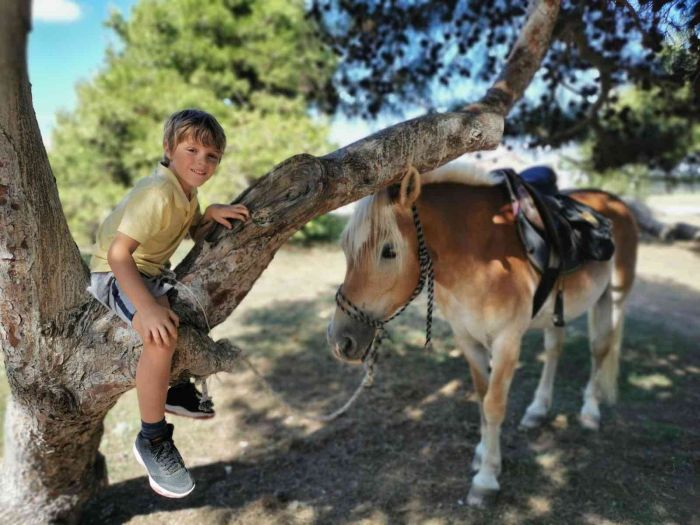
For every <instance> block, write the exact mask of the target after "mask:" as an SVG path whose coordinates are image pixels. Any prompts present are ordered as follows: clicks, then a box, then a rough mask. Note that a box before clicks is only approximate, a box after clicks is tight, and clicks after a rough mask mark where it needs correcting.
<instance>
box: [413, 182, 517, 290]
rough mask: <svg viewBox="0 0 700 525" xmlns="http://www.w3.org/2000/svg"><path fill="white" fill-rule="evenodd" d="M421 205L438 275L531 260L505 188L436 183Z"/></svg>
mask: <svg viewBox="0 0 700 525" xmlns="http://www.w3.org/2000/svg"><path fill="white" fill-rule="evenodd" d="M418 208H419V211H420V215H421V220H422V221H423V229H424V231H425V238H426V242H427V244H428V247H429V249H430V250H431V251H432V252H433V253H434V255H435V259H436V261H435V264H436V276H437V274H442V276H440V277H443V278H444V277H445V276H446V275H448V276H449V275H450V274H460V275H470V274H472V273H474V272H481V271H482V270H483V266H485V265H489V264H490V263H491V262H492V261H494V260H501V261H506V260H507V259H512V258H522V259H524V258H525V254H524V251H523V248H522V245H521V244H520V241H519V240H518V237H517V232H516V229H515V224H514V222H513V217H512V209H511V207H510V205H509V202H508V200H507V197H506V195H505V194H504V192H503V191H502V189H501V188H498V187H483V186H467V185H464V184H450V183H445V184H430V185H427V186H425V187H424V188H423V190H422V193H421V197H420V199H419V202H418ZM457 267H459V268H457ZM440 277H438V278H439V279H440Z"/></svg>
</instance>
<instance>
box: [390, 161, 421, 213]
mask: <svg viewBox="0 0 700 525" xmlns="http://www.w3.org/2000/svg"><path fill="white" fill-rule="evenodd" d="M388 191H389V198H390V199H391V202H395V203H398V204H399V205H400V206H402V207H404V208H410V207H411V206H413V203H414V202H416V200H417V199H418V196H419V195H420V173H418V170H417V169H416V168H414V167H413V166H411V167H410V168H409V169H408V173H406V175H405V176H404V178H403V179H401V183H399V184H394V185H392V186H389V188H388Z"/></svg>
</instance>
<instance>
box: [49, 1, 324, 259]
mask: <svg viewBox="0 0 700 525" xmlns="http://www.w3.org/2000/svg"><path fill="white" fill-rule="evenodd" d="M108 26H109V27H111V28H112V29H113V31H114V33H115V34H116V36H117V38H118V42H117V45H116V46H115V47H114V48H111V49H110V50H109V51H108V53H107V57H106V63H105V65H104V67H103V68H102V69H101V71H100V72H99V73H98V74H97V75H96V76H95V77H94V78H93V79H91V80H89V81H87V82H84V83H82V84H81V85H80V86H79V89H78V103H77V106H76V110H75V111H73V112H70V113H63V114H61V115H59V117H58V120H57V126H56V128H55V130H54V134H53V144H54V147H53V148H52V149H51V151H50V152H49V158H50V161H51V165H52V167H53V172H54V175H55V176H56V179H57V181H58V187H59V191H60V195H61V201H62V203H63V207H64V211H65V213H66V217H67V218H68V224H69V226H70V229H71V232H72V233H73V236H74V238H75V240H76V242H77V243H78V244H79V245H80V246H88V245H89V244H91V243H92V242H93V240H94V236H95V232H96V230H97V227H98V226H99V223H100V222H101V220H102V219H103V218H104V214H105V213H107V212H108V211H109V210H110V209H112V208H113V207H114V206H115V205H116V203H117V202H118V201H119V199H121V197H122V196H123V195H124V193H125V192H126V190H127V188H129V187H131V186H132V183H133V182H134V179H138V178H141V177H143V176H146V175H148V174H149V172H150V171H151V170H152V169H153V166H155V165H156V162H157V161H158V159H159V158H160V157H161V155H162V149H161V148H160V138H161V136H162V125H163V122H164V121H165V119H166V118H167V116H168V115H169V114H170V113H172V112H173V111H175V110H176V109H178V108H182V107H191V106H194V107H199V108H202V109H204V110H206V111H209V112H211V113H212V114H214V115H216V116H217V118H218V119H219V120H220V121H221V123H222V124H223V126H224V128H225V129H227V130H229V131H230V132H231V133H229V134H230V136H229V145H228V149H227V154H226V155H225V156H224V159H223V163H222V166H221V167H220V169H219V170H218V173H217V176H216V177H215V178H214V179H213V180H212V181H211V183H210V184H207V185H206V186H205V187H204V188H203V191H202V193H201V194H200V197H201V199H202V202H203V204H206V203H207V202H214V201H213V199H214V196H216V199H217V201H216V202H220V200H221V199H230V198H232V197H233V196H234V195H235V194H236V193H238V192H240V191H241V190H242V189H243V188H245V186H246V185H247V184H248V183H249V182H250V181H252V180H254V179H255V178H256V177H257V176H259V175H260V174H261V173H265V172H266V171H268V170H269V169H270V168H271V167H272V166H274V164H275V162H276V161H278V160H279V159H280V158H286V157H288V156H290V155H292V154H294V153H296V152H298V151H307V152H310V153H319V152H321V151H327V150H328V143H327V141H326V138H325V137H326V136H327V134H328V130H327V128H326V126H325V125H324V124H323V123H322V121H321V120H322V119H316V120H317V121H321V122H316V121H314V120H312V119H311V118H310V117H309V106H310V105H311V106H312V107H320V104H321V103H320V102H318V101H317V99H318V97H319V94H323V93H325V91H326V90H327V89H329V86H330V78H331V73H332V71H333V68H334V66H335V58H334V57H333V56H332V53H331V52H330V51H329V50H328V49H327V48H326V47H325V46H324V45H322V44H321V43H320V42H319V40H318V38H317V37H316V36H315V32H314V26H313V23H312V22H311V21H309V20H307V19H306V18H305V17H304V9H303V4H302V2H301V1H298V0H295V1H293V2H289V1H286V0H266V1H259V0H258V1H253V0H235V1H230V2H223V1H219V2H206V3H201V2H191V1H189V0H170V1H168V2H163V1H155V0H146V1H141V2H139V3H138V4H136V5H135V6H134V8H133V10H132V13H131V15H130V17H129V19H128V21H127V20H126V19H124V17H122V16H121V15H119V14H117V13H116V12H115V13H113V14H112V16H111V18H110V20H109V22H108Z"/></svg>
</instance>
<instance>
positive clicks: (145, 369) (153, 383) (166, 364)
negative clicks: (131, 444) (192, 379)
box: [132, 296, 177, 423]
mask: <svg viewBox="0 0 700 525" xmlns="http://www.w3.org/2000/svg"><path fill="white" fill-rule="evenodd" d="M156 301H158V303H160V304H161V305H163V306H166V307H168V308H169V307H170V303H169V302H168V298H167V297H166V296H162V297H158V298H157V299H156ZM132 324H133V326H134V328H135V329H136V331H137V332H138V333H139V335H141V339H142V340H143V352H142V353H141V358H140V359H139V364H138V366H137V367H136V393H137V395H138V399H139V411H140V412H141V420H142V421H144V422H145V423H157V422H159V421H161V420H162V419H163V418H164V417H165V398H166V395H167V393H168V385H169V381H170V365H171V362H172V358H173V352H174V351H175V345H176V344H177V339H174V338H173V337H172V336H171V337H170V341H169V344H168V345H158V344H155V343H154V342H152V341H150V342H149V341H147V340H146V338H145V337H144V336H145V334H143V333H142V331H141V323H140V319H139V314H138V312H137V313H136V315H135V316H134V319H133V321H132Z"/></svg>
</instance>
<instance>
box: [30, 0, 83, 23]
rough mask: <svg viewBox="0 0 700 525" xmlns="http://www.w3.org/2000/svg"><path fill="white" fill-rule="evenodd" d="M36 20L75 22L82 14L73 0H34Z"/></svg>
mask: <svg viewBox="0 0 700 525" xmlns="http://www.w3.org/2000/svg"><path fill="white" fill-rule="evenodd" d="M33 4H34V7H33V13H32V14H33V17H34V20H38V21H40V22H75V21H76V20H78V19H79V18H80V15H81V14H82V13H81V11H80V6H79V5H78V4H77V3H76V2H74V1H72V0H34V2H33Z"/></svg>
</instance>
